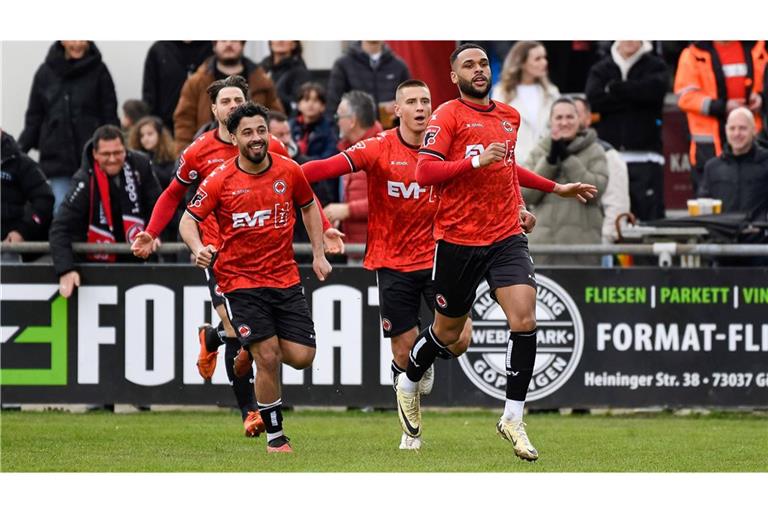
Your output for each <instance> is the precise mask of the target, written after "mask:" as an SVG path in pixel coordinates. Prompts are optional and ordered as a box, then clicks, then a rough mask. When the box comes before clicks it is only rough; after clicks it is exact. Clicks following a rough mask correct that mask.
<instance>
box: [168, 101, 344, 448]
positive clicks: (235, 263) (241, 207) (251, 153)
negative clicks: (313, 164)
mask: <svg viewBox="0 0 768 512" xmlns="http://www.w3.org/2000/svg"><path fill="white" fill-rule="evenodd" d="M227 129H228V130H229V132H230V133H231V134H232V135H233V140H234V142H235V143H236V144H237V147H238V151H239V155H238V156H237V157H236V158H234V159H232V160H228V161H227V162H225V163H224V164H223V165H221V166H220V167H218V168H217V169H216V170H215V171H214V172H212V173H211V174H210V175H208V177H207V178H206V179H205V180H203V182H202V183H201V184H200V187H199V188H198V190H197V193H196V194H195V196H194V198H193V199H192V201H190V203H189V205H188V207H187V212H186V214H185V215H184V217H183V218H182V220H181V223H180V225H179V232H180V233H181V235H182V238H183V239H184V241H185V242H186V243H187V245H188V246H189V248H190V250H191V251H192V253H193V254H194V255H195V258H196V263H197V265H198V266H200V267H202V268H205V269H208V268H209V267H211V266H212V267H213V270H214V271H215V272H216V275H217V277H218V279H219V281H220V286H221V290H222V292H223V296H224V300H225V302H226V305H227V312H228V314H229V318H230V321H231V322H232V324H233V325H235V326H236V328H237V334H238V339H239V340H240V343H241V344H242V345H243V347H246V348H247V349H248V351H249V352H250V353H251V355H252V357H253V359H254V360H255V361H256V368H257V372H256V395H257V396H258V397H259V402H258V406H259V412H260V413H261V417H262V418H263V420H264V421H265V423H266V431H267V452H291V451H293V450H292V449H291V445H290V443H289V439H288V438H287V437H286V436H285V434H284V433H283V424H282V420H283V418H282V412H281V411H282V399H281V396H280V395H281V393H280V381H279V375H280V365H281V364H282V363H286V364H288V365H290V366H292V367H294V368H297V369H303V368H307V367H308V366H309V365H310V364H312V360H313V359H314V356H315V332H314V324H313V322H312V318H311V315H310V312H309V306H308V304H307V301H306V298H305V297H304V293H303V290H302V287H301V284H300V283H301V281H300V278H299V270H298V266H297V265H296V262H295V261H294V259H293V245H292V241H293V224H294V222H295V216H294V212H293V211H292V210H293V207H294V206H293V205H296V207H297V208H299V209H300V211H301V215H302V219H303V222H304V224H305V226H306V230H307V233H309V237H310V240H311V243H312V254H313V257H314V259H313V263H312V267H313V269H314V271H315V274H316V275H317V277H318V279H320V280H321V281H324V280H325V278H326V277H327V276H328V274H329V273H330V271H331V266H330V264H329V263H328V261H327V260H326V259H325V254H324V252H323V235H322V220H321V218H320V214H319V211H318V208H317V207H316V206H315V204H314V196H313V194H312V189H311V187H310V186H309V183H307V181H306V178H305V177H304V174H303V173H302V172H301V168H300V167H299V166H298V164H296V163H295V162H293V161H292V160H290V159H288V158H285V157H282V156H279V155H273V154H271V153H269V152H268V151H267V148H268V146H269V140H270V137H269V124H268V111H267V110H266V109H265V108H264V107H262V106H260V105H254V104H253V103H245V104H243V105H241V106H240V107H238V108H237V109H236V110H235V111H234V112H233V113H232V114H231V115H230V116H229V118H228V119H227ZM242 191H246V192H245V193H241V192H242ZM251 212H254V213H252V215H253V216H254V217H253V218H251V216H250V215H251ZM210 214H214V215H215V216H217V217H219V218H221V219H230V218H231V219H232V220H231V222H230V221H229V220H227V221H226V222H224V223H223V224H222V225H221V226H220V242H221V243H220V245H216V246H214V245H212V244H204V243H203V240H202V239H201V238H200V234H199V230H198V226H197V223H199V222H202V221H204V220H205V218H207V217H208V216H209V215H210ZM254 248H259V250H254ZM214 254H216V255H217V258H216V262H215V263H214V262H213V256H214Z"/></svg>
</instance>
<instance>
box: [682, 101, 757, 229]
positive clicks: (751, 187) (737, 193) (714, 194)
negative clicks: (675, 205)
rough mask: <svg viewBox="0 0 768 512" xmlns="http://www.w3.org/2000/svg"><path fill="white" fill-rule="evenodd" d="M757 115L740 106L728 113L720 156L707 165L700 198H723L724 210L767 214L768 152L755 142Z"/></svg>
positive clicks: (699, 192) (726, 211)
mask: <svg viewBox="0 0 768 512" xmlns="http://www.w3.org/2000/svg"><path fill="white" fill-rule="evenodd" d="M755 136H756V125H755V118H754V112H753V111H751V110H750V109H748V108H747V107H737V108H735V109H733V110H732V111H731V113H730V114H728V120H727V122H726V124H725V138H726V141H727V142H728V144H727V145H726V146H725V147H724V148H723V152H722V153H721V154H720V156H717V157H714V158H711V159H710V160H709V161H707V163H706V164H705V165H704V173H703V176H702V179H701V184H700V186H699V189H698V192H697V196H698V197H710V198H715V199H721V200H722V201H723V208H722V211H723V212H724V213H728V212H754V211H755V210H756V209H758V210H759V211H758V212H755V213H758V214H760V213H762V216H763V218H764V216H765V213H766V211H768V150H766V149H763V148H761V147H760V146H758V145H757V144H756V143H755Z"/></svg>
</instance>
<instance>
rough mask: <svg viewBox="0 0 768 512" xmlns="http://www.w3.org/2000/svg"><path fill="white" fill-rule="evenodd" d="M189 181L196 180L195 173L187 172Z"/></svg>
mask: <svg viewBox="0 0 768 512" xmlns="http://www.w3.org/2000/svg"><path fill="white" fill-rule="evenodd" d="M189 179H191V180H196V179H197V171H189Z"/></svg>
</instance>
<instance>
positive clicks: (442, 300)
mask: <svg viewBox="0 0 768 512" xmlns="http://www.w3.org/2000/svg"><path fill="white" fill-rule="evenodd" d="M435 303H436V304H437V305H438V306H440V308H441V309H445V308H447V307H448V301H447V300H445V297H443V294H441V293H438V294H437V295H435Z"/></svg>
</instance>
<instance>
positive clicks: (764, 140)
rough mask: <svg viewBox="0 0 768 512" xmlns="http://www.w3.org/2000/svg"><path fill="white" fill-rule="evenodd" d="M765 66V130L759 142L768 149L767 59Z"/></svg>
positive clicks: (763, 98) (763, 64)
mask: <svg viewBox="0 0 768 512" xmlns="http://www.w3.org/2000/svg"><path fill="white" fill-rule="evenodd" d="M761 43H762V45H763V47H764V48H765V47H766V42H765V41H761ZM762 66H763V97H762V103H763V129H762V131H761V132H760V137H759V138H758V142H760V143H761V144H762V146H763V147H764V148H768V59H765V60H764V61H763V63H762Z"/></svg>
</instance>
